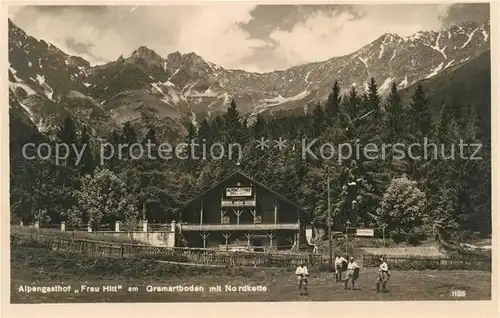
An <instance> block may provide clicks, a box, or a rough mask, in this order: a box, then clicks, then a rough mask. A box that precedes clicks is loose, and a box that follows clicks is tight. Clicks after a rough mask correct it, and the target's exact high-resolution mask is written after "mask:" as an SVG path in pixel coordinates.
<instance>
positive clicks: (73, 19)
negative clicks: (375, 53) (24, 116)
mask: <svg viewBox="0 0 500 318" xmlns="http://www.w3.org/2000/svg"><path fill="white" fill-rule="evenodd" d="M9 18H11V19H12V20H13V21H14V23H15V24H16V25H18V26H19V27H21V28H22V29H24V30H25V31H26V32H27V33H28V34H29V35H31V36H34V37H36V38H38V39H44V40H45V41H47V42H50V43H52V44H54V45H56V46H57V47H59V48H60V49H61V50H63V51H65V52H66V53H68V54H72V55H79V56H82V57H84V58H85V59H86V60H88V61H89V62H91V64H102V63H105V62H109V61H113V60H116V59H117V58H118V57H119V56H120V55H123V56H124V57H126V56H129V55H130V54H131V53H132V52H133V51H134V50H135V49H137V48H138V47H140V46H147V47H148V48H150V49H152V50H154V51H156V52H157V53H158V54H160V55H161V56H163V57H166V56H167V55H168V54H169V53H172V52H176V51H179V52H181V53H183V54H184V53H190V52H195V53H196V54H198V55H200V56H202V57H203V58H204V59H205V60H207V61H210V62H212V63H215V64H218V65H221V66H223V67H225V68H230V69H243V70H247V71H252V72H268V71H272V70H275V69H285V68H288V67H291V66H295V65H300V64H304V63H308V62H317V61H323V60H327V59H329V58H332V57H335V56H342V55H345V54H349V53H351V52H353V51H355V50H357V49H359V48H361V47H362V46H364V45H366V44H368V43H370V42H371V41H373V40H375V39H377V38H378V37H380V36H381V35H382V34H384V33H396V34H399V35H400V36H403V37H404V36H409V35H412V34H414V33H416V32H418V31H420V30H439V29H441V28H446V27H448V26H450V25H453V24H456V23H460V22H463V21H466V20H472V21H476V22H483V21H485V20H486V19H488V18H489V4H451V3H449V4H386V5H380V4H378V5H254V4H250V3H217V4H214V3H212V4H203V5H168V6H24V7H19V6H17V7H9Z"/></svg>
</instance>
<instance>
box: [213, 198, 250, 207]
mask: <svg viewBox="0 0 500 318" xmlns="http://www.w3.org/2000/svg"><path fill="white" fill-rule="evenodd" d="M221 206H222V207H253V206H256V201H255V200H235V201H227V200H225V201H222V202H221Z"/></svg>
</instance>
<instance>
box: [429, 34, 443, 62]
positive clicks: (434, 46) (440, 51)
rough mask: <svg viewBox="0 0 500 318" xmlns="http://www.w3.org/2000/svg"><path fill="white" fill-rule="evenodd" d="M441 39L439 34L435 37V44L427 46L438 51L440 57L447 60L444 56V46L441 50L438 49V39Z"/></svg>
mask: <svg viewBox="0 0 500 318" xmlns="http://www.w3.org/2000/svg"><path fill="white" fill-rule="evenodd" d="M440 38H441V33H438V35H437V37H436V43H434V45H433V46H429V47H430V48H431V49H434V50H436V51H438V52H439V53H441V55H443V57H444V58H445V59H447V58H448V57H447V56H446V54H445V53H444V51H445V50H446V47H447V46H446V45H445V46H443V48H440V47H439V39H440Z"/></svg>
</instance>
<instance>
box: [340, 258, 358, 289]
mask: <svg viewBox="0 0 500 318" xmlns="http://www.w3.org/2000/svg"><path fill="white" fill-rule="evenodd" d="M358 277H359V266H358V264H356V262H355V261H354V257H351V258H350V260H349V263H348V264H347V274H346V276H345V279H344V289H347V283H348V282H349V281H351V286H352V289H354V284H355V283H354V282H355V281H356V279H358Z"/></svg>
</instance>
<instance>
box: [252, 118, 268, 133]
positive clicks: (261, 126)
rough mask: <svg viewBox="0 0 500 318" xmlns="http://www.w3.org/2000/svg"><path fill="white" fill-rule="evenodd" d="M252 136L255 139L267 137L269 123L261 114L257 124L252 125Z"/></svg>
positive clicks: (256, 121)
mask: <svg viewBox="0 0 500 318" xmlns="http://www.w3.org/2000/svg"><path fill="white" fill-rule="evenodd" d="M251 130H252V136H253V137H254V138H255V139H258V138H260V137H267V122H266V119H265V118H264V117H262V115H261V114H260V113H259V114H257V116H256V117H255V122H254V123H253V125H252V128H251Z"/></svg>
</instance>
